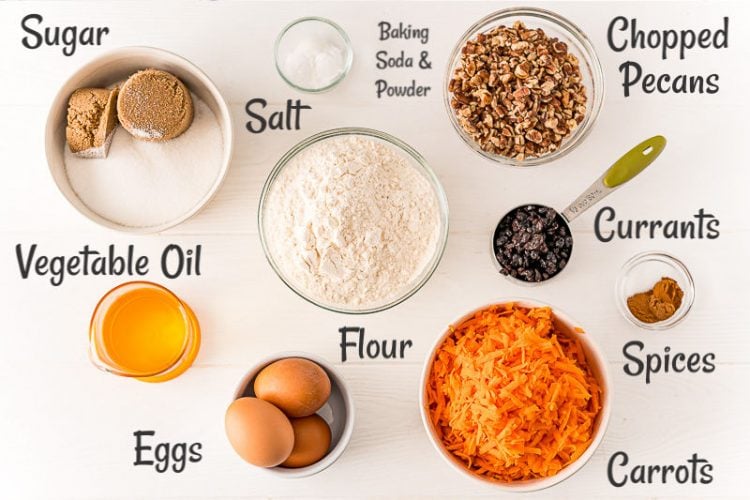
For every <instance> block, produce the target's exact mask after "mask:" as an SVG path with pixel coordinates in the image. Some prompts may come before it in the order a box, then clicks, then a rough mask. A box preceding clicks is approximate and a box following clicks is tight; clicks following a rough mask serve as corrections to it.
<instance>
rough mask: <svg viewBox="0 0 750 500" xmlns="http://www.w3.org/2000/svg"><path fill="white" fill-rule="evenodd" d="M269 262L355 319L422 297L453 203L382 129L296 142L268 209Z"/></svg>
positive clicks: (264, 218) (268, 187)
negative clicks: (411, 297) (353, 315)
mask: <svg viewBox="0 0 750 500" xmlns="http://www.w3.org/2000/svg"><path fill="white" fill-rule="evenodd" d="M258 227H259V232H260V237H261V243H262V245H263V250H264V252H265V254H266V258H267V259H268V262H269V263H270V264H271V267H273V269H274V271H276V274H278V275H279V277H280V278H281V280H282V281H283V282H284V283H285V284H286V285H287V286H288V287H289V288H291V289H292V290H293V291H294V292H295V293H297V294H298V295H300V296H301V297H302V298H304V299H306V300H308V301H309V302H312V303H313V304H316V305H318V306H320V307H322V308H325V309H328V310H331V311H335V312H342V313H349V314H364V313H373V312H378V311H383V310H385V309H388V308H390V307H393V306H395V305H396V304H399V303H401V302H403V301H404V300H406V299H407V298H409V297H410V296H412V295H413V294H414V293H416V292H417V291H418V290H419V289H420V288H421V287H422V286H423V285H424V284H425V283H426V282H427V280H429V278H430V276H432V273H433V272H434V271H435V269H436V268H437V266H438V263H439V262H440V259H441V257H442V255H443V251H444V249H445V244H446V242H447V239H448V201H447V199H446V196H445V192H444V191H443V188H442V186H441V184H440V181H439V180H438V179H437V177H436V176H435V174H434V173H433V172H432V170H431V169H430V167H429V166H428V165H427V163H426V161H425V160H424V158H422V156H421V155H420V154H419V153H418V152H417V151H415V150H414V149H413V148H412V147H410V146H409V145H408V144H406V143H404V142H402V141H400V140H399V139H397V138H395V137H392V136H390V135H388V134H386V133H383V132H379V131H377V130H371V129H365V128H341V129H334V130H329V131H325V132H321V133H319V134H316V135H314V136H312V137H309V138H308V139H305V140H304V141H302V142H301V143H299V144H297V145H296V146H294V147H293V148H292V149H291V150H290V151H289V152H288V153H286V154H285V155H284V156H283V157H282V158H281V159H280V160H279V162H278V163H277V164H276V166H275V167H274V169H273V171H272V172H271V174H270V175H269V177H268V180H267V181H266V184H265V186H264V187H263V194H262V195H261V199H260V206H259V209H258Z"/></svg>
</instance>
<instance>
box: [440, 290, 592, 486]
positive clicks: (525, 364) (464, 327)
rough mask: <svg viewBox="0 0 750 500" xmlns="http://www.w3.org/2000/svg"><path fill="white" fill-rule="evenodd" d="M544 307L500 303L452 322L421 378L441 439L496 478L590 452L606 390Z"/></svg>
mask: <svg viewBox="0 0 750 500" xmlns="http://www.w3.org/2000/svg"><path fill="white" fill-rule="evenodd" d="M578 330H579V329H576V330H575V331H573V332H566V331H563V330H562V329H561V328H560V326H559V325H558V324H556V322H555V319H554V315H553V313H552V311H551V310H550V308H548V307H541V308H531V309H530V308H525V307H521V306H518V305H517V304H502V305H496V306H492V307H489V308H487V309H484V310H481V311H479V312H478V313H476V314H475V315H474V316H472V317H471V318H469V319H467V320H465V321H464V322H463V323H461V324H459V325H457V326H455V327H451V331H452V333H451V335H449V336H448V337H447V338H446V339H445V341H444V342H443V344H442V345H441V346H440V347H439V348H438V350H437V353H436V354H435V358H434V360H433V362H432V368H431V371H430V376H429V379H428V383H427V389H426V390H427V404H428V410H429V414H430V418H431V421H432V425H433V427H434V428H435V431H436V432H437V434H438V436H439V437H440V439H441V440H442V442H443V445H444V446H445V448H446V449H447V450H448V451H449V452H450V453H452V454H453V455H454V456H455V457H456V458H457V459H458V460H460V461H461V462H463V463H464V464H465V465H466V467H467V468H468V469H469V470H471V471H473V472H475V473H476V474H479V475H482V476H485V477H487V478H490V479H492V480H496V481H500V482H511V481H517V480H524V479H534V478H540V477H548V476H552V475H555V474H557V473H558V472H559V471H560V470H562V469H563V467H565V466H566V465H568V464H570V463H572V462H574V461H575V460H576V459H577V458H578V457H580V456H581V454H583V452H584V451H586V448H588V446H589V444H590V443H591V440H592V438H593V433H594V428H595V425H594V424H595V421H596V418H597V415H598V414H599V411H600V409H601V396H602V391H601V388H600V386H599V384H598V382H597V380H596V377H595V376H594V375H593V373H592V371H591V369H590V368H589V366H588V365H587V362H586V354H585V352H584V350H583V347H582V346H581V342H580V340H578V339H577V338H575V335H577V334H580V333H583V332H582V331H578Z"/></svg>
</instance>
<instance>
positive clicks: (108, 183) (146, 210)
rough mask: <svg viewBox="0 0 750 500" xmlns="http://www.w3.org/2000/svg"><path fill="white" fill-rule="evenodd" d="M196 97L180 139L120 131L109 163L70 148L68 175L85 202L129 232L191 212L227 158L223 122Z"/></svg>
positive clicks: (67, 149)
mask: <svg viewBox="0 0 750 500" xmlns="http://www.w3.org/2000/svg"><path fill="white" fill-rule="evenodd" d="M192 97H193V105H194V117H193V123H192V124H191V125H190V127H189V128H188V129H187V130H186V131H185V132H184V133H183V134H181V135H180V136H179V137H176V138H175V139H172V140H169V141H165V142H147V141H142V140H138V139H136V138H134V137H133V136H132V135H130V134H129V133H128V132H127V131H126V130H125V129H123V128H122V127H119V126H118V127H117V129H116V130H115V133H114V138H113V139H112V144H111V147H110V150H109V155H108V156H107V158H93V159H92V158H79V157H77V156H75V155H74V154H73V153H71V152H70V148H68V147H66V148H65V169H66V172H67V175H68V180H69V181H70V185H71V187H72V188H73V190H74V191H75V192H76V194H77V195H78V197H79V198H80V200H81V201H82V202H83V203H84V204H85V205H86V206H87V207H88V208H89V209H91V210H92V211H93V212H95V213H97V214H98V215H100V216H101V217H104V218H105V219H108V220H110V221H112V222H114V223H117V224H120V225H123V226H130V227H152V226H157V225H161V224H164V223H167V222H170V221H173V220H175V219H178V218H179V217H181V216H183V215H185V214H186V213H188V212H189V211H191V210H192V209H193V208H194V207H195V206H196V205H197V204H198V203H199V202H200V201H201V199H202V198H203V197H204V196H206V195H207V194H208V193H209V191H210V190H211V188H212V186H213V185H214V183H215V182H216V179H217V177H218V176H219V172H220V171H221V166H222V153H223V140H222V134H221V125H220V124H219V121H218V119H217V118H216V116H215V115H214V113H213V112H212V111H211V109H210V108H209V107H208V106H207V105H206V103H204V102H203V101H202V100H200V99H198V97H196V96H195V95H193V96H192Z"/></svg>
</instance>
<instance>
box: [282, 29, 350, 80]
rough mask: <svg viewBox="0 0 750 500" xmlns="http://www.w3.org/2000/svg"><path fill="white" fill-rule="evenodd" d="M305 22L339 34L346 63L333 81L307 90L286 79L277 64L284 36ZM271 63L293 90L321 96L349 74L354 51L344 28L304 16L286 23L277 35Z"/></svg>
mask: <svg viewBox="0 0 750 500" xmlns="http://www.w3.org/2000/svg"><path fill="white" fill-rule="evenodd" d="M306 22H319V23H323V24H327V25H328V26H330V27H332V28H333V29H334V30H335V31H336V32H337V33H338V34H339V36H340V37H341V39H342V40H343V41H344V45H346V61H345V63H344V70H343V71H342V72H341V74H340V75H338V76H337V77H336V78H334V80H333V81H332V82H331V83H329V84H328V85H325V86H323V87H320V88H307V87H303V86H301V85H297V84H296V83H294V82H292V80H290V79H289V78H287V76H286V75H285V74H284V71H283V70H282V69H281V65H280V64H279V48H280V47H281V42H282V41H283V40H284V36H285V35H286V34H287V33H288V32H289V30H291V29H292V28H294V27H295V26H297V25H299V24H302V23H306ZM273 63H274V66H275V68H276V72H277V73H278V74H279V76H280V77H281V79H282V80H284V82H285V83H286V84H287V85H289V86H290V87H292V88H293V89H295V90H299V91H300V92H306V93H308V94H322V93H323V92H327V91H329V90H331V89H333V88H334V87H336V86H337V85H338V84H339V83H341V82H342V81H343V80H344V78H346V76H347V75H348V74H349V71H350V70H351V69H352V64H353V63H354V50H353V49H352V41H351V39H350V38H349V35H348V34H347V33H346V31H345V30H344V28H342V27H341V26H340V25H339V24H337V23H335V22H333V21H331V20H330V19H328V18H325V17H319V16H305V17H300V18H298V19H295V20H294V21H291V22H290V23H288V24H287V25H286V26H284V27H283V28H282V29H281V31H280V32H279V34H278V35H277V36H276V40H275V41H274V43H273Z"/></svg>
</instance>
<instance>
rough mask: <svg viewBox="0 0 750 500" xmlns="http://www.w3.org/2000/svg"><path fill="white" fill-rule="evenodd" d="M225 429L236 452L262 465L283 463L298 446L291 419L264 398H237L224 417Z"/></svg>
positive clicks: (271, 465)
mask: <svg viewBox="0 0 750 500" xmlns="http://www.w3.org/2000/svg"><path fill="white" fill-rule="evenodd" d="M224 429H225V430H226V433H227V438H229V442H230V443H231V444H232V448H234V451H236V452H237V454H238V455H239V456H241V457H242V458H243V459H244V460H245V461H246V462H249V463H251V464H253V465H257V466H259V467H275V466H277V465H279V464H280V463H281V462H283V461H284V460H286V459H287V458H289V455H290V454H291V453H292V449H293V448H294V430H293V429H292V424H291V423H290V422H289V419H288V418H287V417H286V415H284V413H283V412H282V411H281V410H279V409H278V408H276V407H275V406H274V405H272V404H271V403H269V402H267V401H263V400H262V399H257V398H240V399H236V400H234V401H233V402H232V404H231V405H229V408H227V413H226V415H225V416H224Z"/></svg>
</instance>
